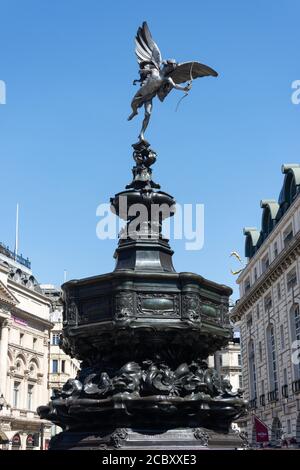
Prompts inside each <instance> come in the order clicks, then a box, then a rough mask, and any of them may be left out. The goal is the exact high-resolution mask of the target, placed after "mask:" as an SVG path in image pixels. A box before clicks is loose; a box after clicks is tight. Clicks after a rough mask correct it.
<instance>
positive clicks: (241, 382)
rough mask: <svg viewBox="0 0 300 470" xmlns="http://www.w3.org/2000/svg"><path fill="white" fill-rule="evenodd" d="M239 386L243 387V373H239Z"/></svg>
mask: <svg viewBox="0 0 300 470" xmlns="http://www.w3.org/2000/svg"><path fill="white" fill-rule="evenodd" d="M239 388H243V377H242V375H241V374H240V375H239Z"/></svg>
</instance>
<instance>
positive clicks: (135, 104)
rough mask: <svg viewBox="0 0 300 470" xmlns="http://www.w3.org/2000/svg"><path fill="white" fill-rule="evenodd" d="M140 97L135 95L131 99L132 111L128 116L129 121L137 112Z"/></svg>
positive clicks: (140, 104) (140, 101) (140, 100)
mask: <svg viewBox="0 0 300 470" xmlns="http://www.w3.org/2000/svg"><path fill="white" fill-rule="evenodd" d="M142 104H143V103H142V99H141V97H140V96H135V97H134V98H133V100H132V101H131V109H132V113H131V114H130V116H129V117H128V121H131V119H133V118H134V116H136V115H137V114H138V109H139V108H140V107H141V106H142Z"/></svg>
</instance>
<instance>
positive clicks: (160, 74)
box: [128, 22, 218, 142]
mask: <svg viewBox="0 0 300 470" xmlns="http://www.w3.org/2000/svg"><path fill="white" fill-rule="evenodd" d="M135 43H136V48H135V53H136V56H137V60H138V64H139V67H140V70H139V74H140V78H139V79H137V80H134V82H133V84H134V85H135V84H136V83H137V82H139V83H140V89H139V91H138V92H137V93H136V94H135V95H134V97H133V100H132V102H131V108H132V113H131V114H130V116H129V117H128V120H129V121H130V120H131V119H132V118H134V116H136V115H137V114H138V109H139V108H140V107H141V106H144V108H145V116H144V120H143V124H142V129H141V132H140V134H139V141H140V142H145V138H144V133H145V130H146V129H147V126H148V124H149V120H150V116H151V112H152V100H153V98H154V97H155V96H156V95H157V96H158V98H159V99H160V100H161V101H163V100H164V99H165V97H166V96H167V95H168V94H169V93H170V91H171V90H172V89H173V88H176V89H177V90H181V91H184V92H185V93H188V91H189V90H190V89H191V86H192V81H193V80H194V79H195V78H199V77H206V76H208V75H211V76H213V77H217V75H218V74H217V72H216V71H215V70H213V69H212V68H210V67H208V66H207V65H203V64H200V63H199V62H195V61H194V62H185V63H181V64H180V63H177V62H176V61H175V60H174V59H169V60H162V57H161V53H160V50H159V48H158V46H157V44H156V43H155V42H154V40H153V38H152V35H151V33H150V30H149V28H148V25H147V23H146V22H144V23H143V24H142V26H141V27H140V28H139V29H138V31H137V35H136V37H135ZM186 82H188V84H187V85H185V86H181V85H180V84H181V83H186Z"/></svg>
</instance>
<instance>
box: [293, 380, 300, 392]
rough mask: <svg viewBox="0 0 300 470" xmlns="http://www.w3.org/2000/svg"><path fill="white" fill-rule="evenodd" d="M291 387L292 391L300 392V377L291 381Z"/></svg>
mask: <svg viewBox="0 0 300 470" xmlns="http://www.w3.org/2000/svg"><path fill="white" fill-rule="evenodd" d="M292 389H293V392H294V393H300V379H298V380H295V381H294V382H293V383H292Z"/></svg>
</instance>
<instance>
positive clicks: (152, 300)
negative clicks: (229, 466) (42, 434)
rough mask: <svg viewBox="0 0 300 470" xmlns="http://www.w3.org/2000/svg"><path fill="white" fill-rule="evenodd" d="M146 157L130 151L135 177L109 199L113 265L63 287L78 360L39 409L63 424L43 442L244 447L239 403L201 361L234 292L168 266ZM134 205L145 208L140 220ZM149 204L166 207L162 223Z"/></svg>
mask: <svg viewBox="0 0 300 470" xmlns="http://www.w3.org/2000/svg"><path fill="white" fill-rule="evenodd" d="M147 152H148V154H147ZM153 154H155V153H154V152H153V150H151V149H150V148H149V145H148V146H147V147H146V149H145V148H143V149H142V151H141V152H140V153H139V149H138V148H137V149H135V154H134V157H135V161H136V166H135V167H134V170H133V182H132V183H131V184H130V185H128V187H127V190H126V191H123V192H121V193H118V194H117V195H115V197H114V198H112V199H111V204H112V210H113V211H114V212H115V213H116V214H117V215H118V216H120V217H121V218H123V219H125V220H126V221H127V226H126V230H125V231H126V236H125V237H124V232H123V234H122V238H120V240H119V244H118V248H117V249H116V253H115V258H116V267H115V270H114V271H113V272H111V273H108V274H103V275H99V276H95V277H91V278H87V279H81V280H73V281H69V282H67V283H65V284H64V285H63V286H62V289H63V301H64V328H63V336H62V343H61V345H62V348H63V349H64V351H65V352H66V353H68V354H70V355H71V356H74V357H76V358H78V359H79V360H81V361H82V363H81V370H80V372H79V374H78V376H77V377H76V378H74V379H70V380H68V381H67V383H66V384H65V385H64V387H63V389H62V390H57V391H56V392H55V394H54V396H53V397H52V399H51V402H50V404H49V405H48V406H42V407H40V408H39V414H40V416H41V417H42V418H45V419H49V420H50V421H52V422H53V423H55V424H57V425H59V426H61V427H62V428H63V432H62V433H60V434H59V435H57V436H55V437H54V438H53V439H52V440H51V444H50V449H54V450H55V449H78V448H80V449H99V448H100V449H116V448H125V449H128V448H131V449H141V448H143V449H153V448H155V449H159V448H161V449H168V448H169V449H171V448H185V449H189V448H190V449H195V448H220V447H222V448H224V447H225V448H226V447H227V448H236V447H241V446H242V441H241V439H240V438H239V437H238V436H237V435H235V434H234V433H233V432H232V431H231V427H230V425H231V422H232V421H233V420H234V419H236V418H238V417H239V416H241V415H242V414H243V413H244V412H245V408H246V404H245V402H244V401H243V399H242V398H241V393H240V392H233V391H232V389H231V385H230V384H229V382H228V381H227V380H223V379H222V378H221V377H220V376H218V374H217V372H216V371H215V370H213V369H211V368H209V367H208V366H207V363H206V358H207V357H208V356H209V355H211V354H213V353H214V352H215V351H217V350H219V349H221V348H222V347H224V346H225V345H226V344H227V342H228V341H229V339H230V338H231V334H232V333H231V327H230V324H229V315H228V300H229V296H230V294H231V293H232V291H231V289H230V288H228V287H226V286H224V285H220V284H217V283H215V282H213V281H209V280H207V279H204V278H203V277H202V276H199V275H197V274H193V273H188V272H184V273H177V272H176V271H175V269H174V267H173V263H172V255H173V252H172V250H171V248H170V246H169V244H168V241H167V240H166V239H164V237H163V236H162V233H161V226H162V221H163V219H164V218H165V217H167V216H172V215H173V214H174V210H175V209H174V204H175V201H174V199H173V197H172V196H170V195H169V194H167V193H164V192H163V191H160V190H159V187H158V185H157V184H154V183H153V182H152V179H151V178H152V172H151V170H150V165H152V163H154V161H155V155H153ZM124 198H125V199H124ZM124 201H125V202H126V204H124ZM135 204H141V205H143V206H144V208H145V210H146V214H147V215H146V217H144V219H143V220H142V221H141V222H140V223H139V224H135V223H134V222H136V217H134V216H132V215H131V214H132V210H131V209H132V208H133V206H134V205H135ZM155 204H164V208H165V209H164V211H162V213H161V214H160V215H159V216H158V218H154V217H153V211H152V209H153V207H154V205H155ZM125 206H126V210H125V211H124V210H123V209H124V207H125ZM122 208H123V209H122ZM166 208H168V209H169V212H168V211H167V210H166ZM132 226H134V229H132Z"/></svg>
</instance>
